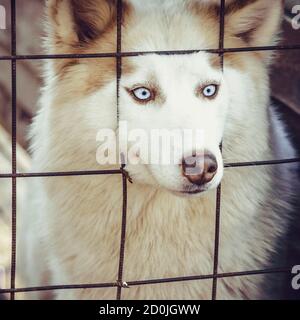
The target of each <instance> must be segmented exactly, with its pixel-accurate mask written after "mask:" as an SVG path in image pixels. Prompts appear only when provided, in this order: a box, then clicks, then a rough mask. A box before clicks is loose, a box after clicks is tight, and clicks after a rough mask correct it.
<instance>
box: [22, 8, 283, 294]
mask: <svg viewBox="0 0 300 320" xmlns="http://www.w3.org/2000/svg"><path fill="white" fill-rule="evenodd" d="M156 16H157V13H156V14H153V15H152V16H151V15H150V17H149V15H148V14H146V16H145V17H144V19H142V18H141V24H143V23H146V24H147V23H148V26H149V29H151V34H152V35H153V36H152V38H151V39H150V38H148V37H146V36H145V41H144V42H143V41H142V42H140V43H139V45H138V48H133V49H138V50H153V49H156V48H158V49H162V47H164V46H166V49H168V45H169V44H170V45H171V46H177V45H178V47H179V48H180V47H182V46H183V47H184V48H186V49H190V48H195V47H197V46H200V47H205V36H204V35H205V25H203V30H202V32H198V30H197V28H196V27H192V25H193V20H192V17H190V16H188V15H187V14H186V15H185V14H184V13H182V16H181V13H180V16H178V17H177V19H178V21H179V22H180V23H182V29H180V28H179V30H182V33H183V35H181V34H176V35H175V37H174V42H172V40H170V39H169V38H168V39H169V40H168V41H169V42H168V41H165V39H164V38H163V37H164V33H163V32H162V30H163V29H160V28H161V27H162V26H161V25H160V20H159V18H156ZM147 19H148V20H147ZM145 21H146V22H145ZM186 21H189V24H185V22H186ZM184 28H185V29H184ZM138 30H141V29H140V28H139V26H138V25H137V26H135V30H132V31H131V32H132V33H133V34H134V32H138ZM187 30H189V31H190V33H191V34H190V35H189V36H188V35H186V36H184V32H187ZM203 34H204V35H203ZM177 39H180V42H179V43H178V44H177V42H176V40H177ZM129 49H132V48H129ZM133 61H134V64H135V66H136V69H135V71H134V72H133V73H132V74H130V75H124V77H123V78H122V81H121V92H120V118H121V120H126V121H128V123H129V124H130V127H131V128H144V129H145V130H147V131H149V130H151V129H153V128H168V129H172V128H178V127H180V128H199V127H200V128H202V129H204V130H205V132H206V137H207V139H206V141H205V145H204V146H203V147H204V148H206V149H208V150H210V151H211V152H212V153H214V154H215V155H216V157H217V159H218V163H219V171H218V174H217V176H216V177H215V179H214V181H213V182H212V184H211V186H210V190H209V191H208V192H207V193H205V194H203V195H202V196H198V197H193V198H189V197H178V196H176V195H174V194H173V193H171V192H170V190H174V189H175V190H180V188H181V187H182V184H184V183H187V182H186V181H185V179H184V178H183V177H182V175H181V172H180V169H179V167H177V166H170V167H164V166H151V165H143V166H142V165H140V166H128V167H127V170H128V171H129V173H130V175H131V177H132V178H133V184H128V221H127V237H126V251H125V265H124V281H130V280H142V279H152V278H165V277H178V276H190V275H207V274H211V273H212V271H213V249H214V234H215V233H214V232H215V209H216V191H215V187H216V186H217V185H218V184H219V182H220V180H221V178H222V176H223V169H222V163H223V160H222V157H221V154H220V152H219V144H220V142H221V141H222V139H223V140H224V146H223V147H224V155H223V158H224V159H225V162H231V161H251V160H265V159H272V158H274V157H275V156H276V154H275V152H274V151H273V150H272V147H271V146H270V145H269V141H270V130H269V117H268V104H269V84H268V77H267V70H265V69H264V67H262V70H261V74H260V76H259V83H256V81H254V80H253V78H252V76H251V74H247V73H245V72H243V71H241V70H238V69H234V68H230V67H226V68H225V70H224V74H222V72H221V71H220V70H217V69H215V68H213V67H212V66H210V63H209V56H208V54H207V53H198V54H193V55H188V56H158V55H148V56H142V57H136V58H134V59H133ZM149 73H151V74H154V75H155V77H157V80H158V83H159V84H160V87H161V89H162V90H163V92H164V93H165V95H166V98H167V99H166V102H165V104H164V105H163V106H157V105H155V104H153V105H148V106H147V107H145V106H141V105H139V104H137V103H135V102H134V101H133V100H132V98H131V97H130V96H129V95H128V93H127V92H126V91H125V90H124V87H126V86H131V85H133V84H134V83H136V82H141V81H144V80H145V78H147V76H148V74H149ZM99 76H101V75H99ZM205 81H219V82H220V83H221V88H220V92H219V95H218V97H217V98H216V99H215V100H212V101H211V100H204V99H202V100H201V99H200V98H198V97H196V96H195V94H194V89H195V86H196V85H197V84H198V83H199V82H201V83H202V82H205ZM58 85H59V81H58V79H57V78H56V77H55V76H54V75H53V71H52V67H51V65H50V64H49V65H48V73H47V82H46V86H45V88H44V90H43V95H42V100H41V109H40V112H39V114H38V116H37V117H36V119H35V121H34V124H33V127H32V136H33V143H32V149H33V151H34V153H33V155H34V166H33V170H34V171H59V170H68V171H69V170H85V169H99V166H98V165H97V164H96V161H95V157H96V148H97V145H96V141H95V139H96V134H97V131H98V130H99V129H100V128H107V127H108V128H114V129H116V127H117V121H116V107H115V105H116V98H115V88H116V84H115V81H112V82H111V83H110V84H108V85H106V86H105V87H103V88H101V89H99V90H98V91H96V92H94V93H93V94H90V95H87V96H86V97H85V98H84V99H81V100H80V101H72V102H66V103H64V104H62V105H56V104H55V96H56V88H57V86H58ZM281 139H284V137H281ZM275 170H276V169H274V168H273V167H272V168H270V167H261V168H239V169H238V168H236V169H227V170H225V172H224V178H223V184H222V186H223V187H222V203H221V238H220V257H219V270H218V271H219V272H232V271H244V270H251V269H262V268H264V267H266V266H268V260H269V258H270V256H271V254H272V252H273V251H274V245H275V242H276V239H277V238H278V236H279V235H281V234H282V233H283V232H284V231H285V225H286V220H285V218H283V215H282V214H281V211H280V210H283V207H284V206H285V205H286V202H284V200H281V199H280V196H279V195H280V188H281V182H282V180H281V178H282V177H278V176H276V174H275ZM31 183H32V185H31V186H30V199H31V200H30V204H29V206H28V208H27V210H26V211H25V212H23V213H22V218H24V221H25V223H24V224H23V225H22V226H21V227H22V230H21V232H22V241H21V243H20V247H19V250H20V251H21V252H22V257H21V258H20V260H19V261H18V262H19V266H20V268H21V269H22V272H23V273H24V274H25V275H26V276H25V279H26V285H30V286H33V285H42V284H43V285H45V284H74V283H75V284H76V283H94V282H95V283H99V282H115V281H116V279H117V271H118V258H119V242H120V227H121V212H122V184H121V178H120V176H117V175H112V176H92V177H65V178H63V177H61V178H45V179H33V180H31ZM275 183H276V186H277V188H278V189H277V190H275V191H274V190H273V186H274V185H275ZM275 195H276V196H275ZM262 283H263V279H262V278H261V277H260V276H257V277H256V276H248V277H241V278H238V277H235V278H228V279H227V278H226V279H221V280H219V283H218V298H219V299H229V298H236V299H241V298H260V297H264V294H265V291H264V287H263V285H262ZM211 289H212V280H204V281H191V282H179V283H168V284H156V285H146V286H138V287H132V288H130V289H124V290H123V298H125V299H134V298H136V299H143V298H146V299H200V298H202V299H210V297H211ZM55 294H56V295H55V298H57V299H66V298H67V299H74V298H79V299H89V298H92V299H108V298H109V299H114V298H115V295H116V288H112V289H96V290H95V289H94V290H92V289H91V290H68V291H57V292H55ZM36 298H41V296H40V295H37V296H36Z"/></svg>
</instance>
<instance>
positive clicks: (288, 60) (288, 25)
mask: <svg viewBox="0 0 300 320" xmlns="http://www.w3.org/2000/svg"><path fill="white" fill-rule="evenodd" d="M16 2H17V54H19V55H27V54H42V53H43V49H42V45H41V44H42V40H41V38H42V36H43V23H42V21H43V15H44V12H43V10H44V1H43V0H26V1H24V0H17V1H16ZM296 4H300V1H299V0H290V1H286V11H285V17H284V24H283V34H282V39H283V40H282V44H289V45H292V44H300V29H298V30H296V29H294V28H293V27H292V19H293V18H294V17H295V14H292V8H293V6H294V5H296ZM0 5H2V6H4V7H5V9H6V30H0V56H7V55H10V51H11V47H10V41H11V38H10V32H11V30H10V1H9V0H0ZM299 26H300V19H299ZM41 63H42V62H41V61H38V60H33V61H32V60H20V61H18V63H17V113H18V114H17V141H18V170H19V172H24V171H26V170H27V169H28V168H29V166H30V156H29V155H28V152H27V148H28V141H27V138H26V137H27V131H28V126H29V124H30V123H31V119H32V117H33V116H34V114H35V112H36V110H37V100H38V96H39V91H40V88H41V84H42V80H41ZM10 68H11V63H10V61H0V172H1V173H9V172H11V76H10V73H11V69H10ZM271 80H272V97H273V101H274V105H275V108H276V109H277V110H278V112H279V113H280V114H281V116H282V119H283V121H284V122H285V124H286V126H287V128H288V131H289V134H290V137H291V140H292V142H293V144H294V146H295V148H296V149H297V150H300V54H299V50H287V51H280V52H278V53H277V58H276V62H275V65H274V68H273V69H272V75H271ZM253 160H255V159H253ZM295 174H297V173H295ZM296 179H297V180H298V179H299V176H297V177H296ZM22 188H23V186H22V183H18V202H19V201H22V197H23V189H22ZM0 195H1V196H0V197H1V198H0V278H1V277H2V280H1V279H0V286H1V285H2V286H8V287H9V283H8V278H9V277H7V279H6V281H5V280H3V277H4V276H3V275H2V276H1V274H3V271H2V272H1V270H4V269H3V268H5V270H6V271H7V272H9V264H10V242H11V240H10V237H11V231H10V213H11V181H10V179H2V180H1V179H0ZM294 218H295V220H294V221H295V223H293V225H292V227H291V230H290V232H289V239H288V241H289V249H288V254H287V255H286V257H285V259H286V261H283V262H282V265H292V264H300V255H299V243H300V217H299V210H297V212H295V217H294ZM1 268H2V269H1ZM3 282H6V284H3ZM297 294H299V292H295V291H290V290H289V288H286V293H285V297H287V298H293V297H296V295H297Z"/></svg>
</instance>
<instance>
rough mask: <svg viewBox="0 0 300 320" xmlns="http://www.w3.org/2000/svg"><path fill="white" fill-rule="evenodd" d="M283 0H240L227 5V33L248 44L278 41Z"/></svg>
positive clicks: (258, 44) (261, 44)
mask: <svg viewBox="0 0 300 320" xmlns="http://www.w3.org/2000/svg"><path fill="white" fill-rule="evenodd" d="M283 2H284V1H283V0H272V1H270V0H239V1H234V2H232V3H229V5H228V6H227V7H226V16H225V27H226V29H225V30H226V33H227V34H228V35H229V36H230V37H232V36H234V37H238V38H240V39H241V40H242V41H243V42H244V43H246V45H248V46H254V47H255V46H268V45H273V44H275V43H276V41H277V40H278V39H277V35H278V31H279V28H280V24H281V19H282V14H283Z"/></svg>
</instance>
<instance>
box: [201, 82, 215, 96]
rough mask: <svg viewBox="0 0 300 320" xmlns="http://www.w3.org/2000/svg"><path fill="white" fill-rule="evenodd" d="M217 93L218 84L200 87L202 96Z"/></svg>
mask: <svg viewBox="0 0 300 320" xmlns="http://www.w3.org/2000/svg"><path fill="white" fill-rule="evenodd" d="M217 93H218V86H217V85H216V84H210V85H208V86H205V87H204V88H203V89H202V94H203V95H204V97H207V98H213V97H214V96H215V95H216V94H217Z"/></svg>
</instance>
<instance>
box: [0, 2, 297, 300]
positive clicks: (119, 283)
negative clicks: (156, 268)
mask: <svg viewBox="0 0 300 320" xmlns="http://www.w3.org/2000/svg"><path fill="white" fill-rule="evenodd" d="M122 7H123V6H122V0H117V50H116V52H111V53H93V54H67V53H66V54H52V55H49V54H48V55H47V54H45V55H18V54H17V36H16V1H15V0H11V55H10V56H0V61H5V60H7V61H11V82H12V83H11V85H12V104H11V108H12V119H11V124H12V145H11V148H12V172H11V173H6V174H1V173H0V179H7V178H10V179H11V180H12V230H11V246H12V249H11V281H10V282H11V283H10V288H9V289H0V294H10V299H11V300H14V299H15V294H16V293H25V292H34V291H54V290H78V289H96V288H116V290H117V292H116V299H117V300H121V298H122V290H123V289H124V288H130V287H134V286H141V285H151V284H162V283H174V282H187V281H200V280H207V279H211V280H212V300H215V299H216V298H217V284H218V279H222V278H230V277H243V276H249V275H262V274H276V273H287V272H290V268H288V267H283V268H270V269H262V270H248V271H242V272H230V273H218V261H219V242H220V241H219V240H220V220H221V198H222V189H221V186H219V187H218V190H217V196H216V214H215V243H214V261H213V270H212V273H211V274H208V275H196V276H181V277H174V278H161V279H148V280H147V279H139V280H136V281H129V282H126V281H124V279H123V274H124V259H125V242H126V223H127V183H128V181H130V178H129V176H128V174H127V172H126V166H125V161H123V160H122V161H121V162H122V165H121V168H120V169H119V170H96V171H69V172H68V171H65V172H37V173H18V172H17V152H16V146H17V138H16V136H17V85H16V82H17V61H18V60H45V59H73V58H76V59H80V58H85V59H88V58H103V59H105V58H116V79H117V82H116V83H117V86H116V95H117V118H118V120H119V93H120V79H121V76H122V58H123V57H134V56H140V55H148V54H159V55H175V54H177V55H186V54H192V53H197V52H201V51H203V52H208V53H213V54H218V55H219V57H220V65H221V67H222V69H223V66H224V58H225V54H226V53H237V54H238V53H239V52H251V51H274V50H298V49H300V45H276V46H261V47H239V48H224V35H225V0H220V17H219V20H220V21H219V22H220V28H219V48H218V49H199V50H173V51H143V52H123V51H122V16H123V15H122V11H123V8H122ZM221 149H222V147H221ZM121 158H122V155H121ZM296 162H300V158H293V159H279V160H278V159H276V160H266V161H252V162H236V163H225V165H224V166H225V168H238V167H257V166H269V165H280V164H288V163H296ZM96 175H120V176H121V177H122V186H123V205H122V206H123V208H122V216H121V218H122V220H121V221H122V222H121V239H120V252H119V267H118V279H117V280H116V281H115V282H110V283H94V284H72V285H64V284H62V285H54V286H39V287H27V288H16V237H17V179H19V178H36V177H53V178H55V177H64V176H96ZM130 182H131V181H130Z"/></svg>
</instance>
